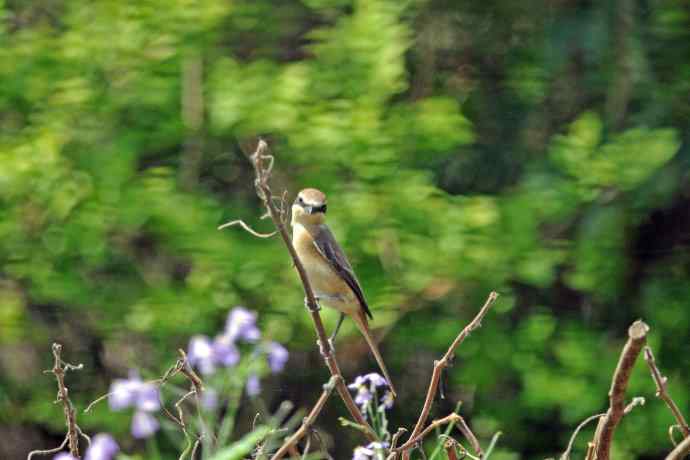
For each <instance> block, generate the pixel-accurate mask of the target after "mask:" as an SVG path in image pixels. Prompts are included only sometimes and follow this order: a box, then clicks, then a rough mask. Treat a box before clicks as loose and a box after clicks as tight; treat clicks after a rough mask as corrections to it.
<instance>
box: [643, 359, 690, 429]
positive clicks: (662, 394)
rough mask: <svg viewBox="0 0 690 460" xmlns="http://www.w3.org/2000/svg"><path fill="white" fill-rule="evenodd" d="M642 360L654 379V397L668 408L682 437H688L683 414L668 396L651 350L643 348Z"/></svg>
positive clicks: (664, 380)
mask: <svg viewBox="0 0 690 460" xmlns="http://www.w3.org/2000/svg"><path fill="white" fill-rule="evenodd" d="M644 360H645V361H646V362H647V366H649V371H650V372H651V373H652V378H653V379H654V383H655V384H656V396H657V397H658V398H659V399H661V400H663V401H664V402H665V403H666V405H667V406H668V408H669V409H670V410H671V412H672V413H673V416H674V417H675V419H676V421H677V422H678V425H679V426H680V429H681V431H682V432H683V437H685V438H687V437H688V436H690V427H688V423H687V422H686V421H685V418H684V417H683V414H681V413H680V409H678V406H677V405H676V403H675V401H674V400H673V398H671V395H670V394H668V388H667V387H666V383H667V380H668V379H667V378H666V377H664V376H663V375H661V371H660V370H659V368H658V367H657V365H656V361H655V360H654V354H653V353H652V349H651V348H649V347H648V346H645V347H644Z"/></svg>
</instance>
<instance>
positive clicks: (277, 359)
mask: <svg viewBox="0 0 690 460" xmlns="http://www.w3.org/2000/svg"><path fill="white" fill-rule="evenodd" d="M288 356H289V353H288V351H287V349H286V348H285V347H284V346H282V345H281V344H279V343H278V342H271V343H269V344H268V365H269V367H270V368H271V372H273V373H276V372H280V371H282V370H283V368H284V367H285V363H286V362H287V360H288Z"/></svg>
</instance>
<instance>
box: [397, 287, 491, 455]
mask: <svg viewBox="0 0 690 460" xmlns="http://www.w3.org/2000/svg"><path fill="white" fill-rule="evenodd" d="M497 298H498V293H496V292H491V293H490V294H489V297H488V298H487V299H486V302H485V303H484V306H482V308H481V309H480V310H479V313H477V316H475V317H474V319H473V320H472V321H471V322H470V323H469V324H468V325H467V326H465V328H464V329H463V330H462V331H461V332H460V334H458V336H457V337H456V338H455V340H454V341H453V343H451V345H450V347H449V348H448V351H446V354H445V355H443V357H442V358H441V359H440V360H439V361H435V362H434V371H433V373H432V375H431V382H430V383H429V389H428V390H427V393H426V399H425V401H424V407H423V408H422V413H421V414H420V415H419V419H418V420H417V424H416V425H415V427H414V430H413V431H412V434H410V439H414V438H415V437H416V436H417V435H418V434H419V433H420V432H421V431H422V428H423V427H424V424H425V423H426V420H427V418H428V417H429V412H431V406H432V405H433V403H434V397H435V396H436V391H437V389H438V384H439V381H440V379H441V373H442V372H443V369H445V368H446V367H448V365H449V364H450V362H451V360H452V358H453V356H454V354H455V350H456V349H457V348H458V346H460V344H461V343H462V342H463V341H464V340H465V339H466V338H467V337H468V336H469V335H470V333H471V332H472V331H474V330H475V329H477V328H479V327H480V326H481V324H482V319H484V316H486V314H487V313H488V311H489V309H490V308H491V306H492V305H493V304H494V302H495V301H496V299H497ZM403 458H409V454H408V453H405V452H403Z"/></svg>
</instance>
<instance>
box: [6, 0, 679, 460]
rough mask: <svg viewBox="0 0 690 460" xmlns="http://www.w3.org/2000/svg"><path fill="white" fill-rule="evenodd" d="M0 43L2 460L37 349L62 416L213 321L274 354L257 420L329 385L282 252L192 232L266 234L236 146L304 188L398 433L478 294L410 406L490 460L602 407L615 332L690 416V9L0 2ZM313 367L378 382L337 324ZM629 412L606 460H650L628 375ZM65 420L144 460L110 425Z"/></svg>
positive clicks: (31, 440) (342, 447) (59, 428)
mask: <svg viewBox="0 0 690 460" xmlns="http://www.w3.org/2000/svg"><path fill="white" fill-rule="evenodd" d="M0 42H1V43H2V45H1V46H0V81H1V84H0V263H1V265H0V438H1V439H3V443H2V446H0V457H2V458H8V459H14V458H24V456H25V455H26V452H27V451H28V450H30V449H34V448H39V447H46V446H50V445H53V444H59V441H60V440H61V439H62V437H63V433H64V422H63V419H62V414H61V409H60V407H59V406H55V405H53V404H52V401H53V399H54V397H55V383H54V380H53V379H52V378H51V376H49V375H44V374H42V370H43V369H46V368H48V367H49V366H50V365H51V356H50V344H51V343H52V342H53V341H59V342H61V343H63V344H64V347H65V358H67V359H68V360H69V361H72V362H81V363H83V364H84V366H85V369H84V370H83V371H81V372H80V373H79V374H78V375H77V374H76V373H75V374H70V375H69V380H68V383H69V386H70V391H71V395H72V398H73V399H74V401H75V403H76V404H77V405H78V407H80V408H83V407H85V405H86V404H87V403H88V401H90V400H92V399H93V398H95V397H96V396H98V395H100V394H103V393H104V392H106V391H107V389H108V386H109V384H110V382H111V381H112V379H114V378H118V377H123V376H126V375H127V372H128V369H131V368H136V369H140V370H141V372H142V373H144V374H146V375H149V376H151V375H153V376H155V375H160V373H161V372H163V371H164V369H165V368H167V367H168V366H169V365H170V364H171V363H172V362H173V361H174V359H175V357H176V350H177V348H178V347H185V346H186V345H187V343H188V340H189V338H190V337H191V336H192V335H194V334H214V333H216V331H218V330H219V329H221V328H222V326H223V322H224V321H225V317H226V315H227V314H228V311H229V310H230V309H231V308H232V307H233V306H236V305H244V306H246V307H247V308H250V309H252V310H256V311H257V312H258V313H259V324H260V327H261V330H262V333H263V334H264V336H266V337H270V338H272V339H273V340H277V341H279V342H280V343H283V344H285V345H286V347H287V348H288V350H289V351H290V359H289V361H288V363H287V368H286V372H283V373H282V374H278V375H276V376H274V377H267V378H266V380H265V381H264V389H263V392H262V398H263V400H264V401H265V404H266V405H267V407H269V408H275V407H276V406H277V405H278V404H279V403H280V401H283V400H292V401H293V402H295V403H296V404H297V405H300V406H309V405H311V403H313V401H314V400H315V399H316V397H317V394H318V392H319V391H320V385H321V384H322V383H323V382H325V381H326V380H327V377H328V374H327V372H326V370H325V368H324V367H323V366H322V364H321V361H320V358H319V356H318V353H317V351H316V349H315V346H314V340H315V336H314V333H313V330H312V328H311V323H310V320H309V318H308V315H306V314H305V310H304V307H303V300H302V299H303V293H302V292H301V290H300V284H299V282H298V279H297V277H296V274H295V273H294V269H293V267H292V266H291V263H290V260H289V258H288V256H287V253H286V252H285V250H284V248H283V246H282V243H281V242H280V241H279V240H278V239H270V240H259V239H255V238H253V237H251V236H250V235H248V234H246V233H245V232H243V231H241V230H239V229H230V230H225V231H222V232H221V231H218V230H216V227H217V226H218V225H219V224H221V223H223V222H225V221H227V220H230V219H234V218H242V219H245V220H246V221H247V222H248V223H250V224H252V225H253V226H255V228H257V229H259V230H262V231H268V230H270V229H271V226H270V223H269V222H267V221H262V220H260V219H259V218H260V216H261V214H262V210H261V209H260V206H259V202H258V201H257V198H256V196H255V194H254V190H253V185H252V180H253V178H252V171H251V167H250V165H249V164H248V162H247V161H246V159H245V157H244V155H243V153H242V152H243V151H248V150H251V148H252V145H253V142H255V140H256V138H257V137H258V136H263V137H264V138H265V139H267V140H268V142H269V143H270V145H271V148H272V151H273V153H274V154H275V156H276V171H275V174H274V181H273V187H274V189H275V190H278V191H282V190H287V191H288V196H289V199H290V200H292V199H293V198H294V196H295V193H296V192H297V191H298V190H299V189H300V188H303V187H306V186H314V187H318V188H321V189H323V190H324V191H325V192H326V193H327V194H328V196H329V222H330V224H331V226H332V228H333V230H334V232H335V233H336V235H337V237H338V239H339V240H340V242H341V244H342V245H343V246H344V247H345V248H346V250H347V252H348V254H349V256H350V259H351V260H352V262H353V265H354V267H355V269H356V271H357V273H358V275H359V278H360V279H361V282H362V284H363V286H364V290H365V292H366V294H367V296H368V298H369V301H370V304H371V305H372V306H373V312H374V318H375V319H374V322H373V325H374V327H375V328H377V331H378V333H379V335H380V336H381V337H382V348H383V351H384V355H385V358H386V360H387V362H388V364H389V367H391V368H392V373H393V377H394V378H395V379H396V385H397V387H398V389H399V390H400V399H399V400H398V401H397V403H396V406H395V408H394V409H393V410H392V412H391V424H392V426H393V427H397V426H399V425H406V426H409V425H410V424H411V423H412V421H413V420H415V419H416V415H417V414H418V412H419V410H420V407H421V403H422V400H423V396H424V392H425V389H426V386H427V384H428V379H429V376H430V372H431V368H432V364H433V360H434V359H435V358H437V357H439V356H440V355H441V354H442V352H443V351H444V350H445V349H446V348H447V346H448V344H449V343H450V341H451V340H452V338H453V337H454V336H455V334H457V332H458V331H459V329H460V328H461V327H462V326H463V325H464V324H466V322H467V321H468V320H469V319H470V318H471V317H472V316H473V315H474V313H475V312H476V311H477V309H478V308H479V306H480V305H481V303H482V302H483V300H484V299H485V297H486V296H487V294H488V293H489V292H490V291H491V290H497V291H498V292H500V293H501V297H500V300H499V302H498V303H497V305H496V307H495V309H494V310H493V311H492V312H491V313H490V315H489V316H488V317H487V319H486V320H485V321H484V324H483V327H482V328H481V329H480V330H479V331H478V332H476V333H475V334H473V335H472V336H471V337H470V338H469V339H468V340H467V341H466V342H465V343H464V344H463V345H462V347H461V349H460V350H459V353H458V357H457V359H456V362H455V366H454V367H453V368H452V370H451V371H450V372H449V373H448V375H447V379H446V393H447V399H446V400H444V401H439V402H437V404H436V405H435V408H434V411H433V413H432V417H436V416H442V415H446V414H447V413H448V412H450V411H451V410H452V408H453V407H454V406H455V403H456V402H457V401H458V400H462V401H463V405H462V408H461V414H462V415H463V416H465V417H466V418H467V420H468V421H469V423H470V425H471V426H472V427H473V428H474V429H475V431H476V433H477V434H478V436H479V437H480V440H481V441H482V443H484V444H485V445H486V443H487V442H488V439H490V437H491V436H492V434H493V433H494V432H495V431H498V430H500V431H502V432H503V433H504V435H503V437H502V438H501V440H500V442H499V445H498V448H497V451H496V453H495V454H494V456H493V458H495V459H496V460H505V459H523V458H524V459H528V458H544V457H546V456H554V455H557V454H558V453H559V452H562V451H563V449H564V448H565V445H566V444H567V440H568V438H569V436H570V434H571V432H572V430H573V428H574V427H575V426H576V425H577V424H578V423H579V422H580V421H581V420H582V419H584V418H586V417H588V416H589V415H592V414H594V413H597V412H601V411H602V410H603V409H605V408H606V407H607V405H608V402H607V391H608V386H609V384H610V378H611V374H612V371H613V369H614V367H615V363H616V360H617V356H618V353H619V352H620V349H621V346H622V345H623V343H624V340H625V337H626V331H627V327H628V325H629V324H630V323H631V322H632V321H633V320H635V319H637V318H643V319H644V320H645V321H647V322H648V323H649V325H650V326H651V334H650V344H651V345H652V346H653V348H654V350H655V352H656V355H657V360H658V363H659V365H660V367H661V368H662V370H663V371H664V373H665V374H666V375H668V376H669V381H670V383H669V385H670V386H669V388H670V391H671V394H672V395H673V396H674V397H675V399H676V401H677V402H678V403H679V405H680V408H681V410H682V411H683V412H684V413H685V414H686V415H690V411H689V410H688V409H689V404H688V384H689V383H690V314H689V311H688V305H690V253H689V248H690V183H689V181H688V179H689V177H688V173H689V172H690V148H689V146H688V141H689V140H690V130H689V127H690V8H689V7H688V3H687V2H685V1H682V0H669V1H658V0H639V1H638V0H615V1H602V2H590V1H578V0H561V1H545V0H528V1H522V2H505V1H491V0H488V1H482V2H478V1H462V2H460V1H443V0H427V1H424V0H416V1H413V0H408V1H398V0H390V1H388V0H360V1H348V0H303V1H289V0H284V1H272V0H250V1H243V0H232V1H231V0H202V1H189V0H175V1H172V0H141V1H137V2H125V1H120V0H101V1H94V2H84V1H81V0H4V1H2V2H0ZM324 314H325V317H326V319H327V326H328V327H332V326H333V325H334V323H335V320H336V316H335V315H334V314H332V313H331V312H325V313H324ZM337 350H338V356H339V357H340V360H341V362H342V367H343V372H344V373H345V375H346V377H347V378H350V379H354V377H355V376H356V375H358V374H361V373H365V372H369V371H372V370H375V363H374V362H373V360H372V359H371V357H370V355H369V354H368V352H367V349H366V346H365V345H364V342H363V340H362V339H361V338H360V337H359V335H358V334H357V333H356V332H355V330H354V328H353V326H352V324H351V323H346V327H345V329H344V330H343V331H342V332H341V336H340V337H339V339H338V343H337ZM628 395H629V396H633V395H641V396H645V397H647V398H648V400H647V404H646V405H645V406H644V407H642V408H638V409H636V410H635V411H633V413H631V414H630V415H629V416H626V417H625V418H624V420H623V422H622V424H621V425H620V427H619V429H618V431H617V432H616V436H615V444H614V452H613V454H614V458H617V459H633V458H641V459H653V458H659V457H661V456H663V455H664V454H665V453H666V452H668V451H669V450H670V449H671V447H672V446H671V444H670V441H669V440H668V437H667V428H668V425H670V424H671V423H672V418H671V416H670V413H669V412H668V411H667V409H666V408H665V407H664V406H663V404H662V403H661V402H660V401H659V400H657V399H655V398H654V396H653V395H654V385H653V382H652V380H651V379H650V377H649V374H648V371H647V369H646V367H645V366H644V363H643V362H642V361H641V360H640V362H638V363H637V366H636V368H635V372H634V374H633V376H632V379H631V383H630V389H629V391H628ZM250 412H251V411H250V410H247V411H246V413H245V414H243V413H242V412H240V415H239V416H238V418H239V419H240V420H239V421H238V424H237V428H236V436H240V435H241V434H242V433H243V430H246V429H247V426H248V425H249V423H250V422H251V418H252V416H253V414H252V413H250ZM342 415H346V412H345V411H344V408H343V406H342V404H341V403H340V402H339V401H338V400H337V399H333V400H332V401H331V402H330V403H329V405H328V408H327V410H326V411H325V412H324V414H322V417H321V419H320V421H319V429H320V430H321V431H322V433H323V434H324V436H325V437H326V439H330V441H329V442H331V443H332V445H331V452H332V454H333V455H334V456H335V458H337V459H345V458H350V457H351V455H352V448H353V447H354V446H355V445H357V444H358V443H360V442H361V438H360V437H359V435H358V434H357V433H356V432H354V431H352V430H347V429H344V428H341V427H339V423H338V421H337V417H338V416H342ZM79 420H80V424H81V426H82V427H83V428H84V429H86V430H87V431H89V432H96V431H108V432H110V433H113V434H114V435H115V436H116V438H117V439H118V442H119V443H120V444H121V446H122V447H123V449H124V450H125V451H126V452H128V453H129V454H131V455H135V456H136V455H138V456H139V457H138V458H147V455H148V454H147V453H146V452H147V451H146V448H145V446H144V445H143V444H142V443H141V442H140V441H136V440H134V439H132V438H131V436H130V435H129V426H128V423H129V415H128V414H123V413H113V412H111V411H109V410H108V407H107V405H103V406H102V407H99V408H97V409H95V410H94V411H93V412H92V413H89V414H86V415H84V414H80V415H79ZM589 437H591V429H590V430H586V431H585V432H584V434H583V435H582V436H581V437H580V439H579V441H578V442H577V443H576V452H577V453H578V455H581V454H582V450H581V449H582V447H583V445H584V444H585V442H586V440H587V438H589ZM335 440H337V443H334V442H333V441H335ZM160 450H161V455H162V456H163V458H177V455H178V454H176V453H175V451H174V450H172V449H170V448H169V446H168V445H166V442H165V440H164V439H161V440H160Z"/></svg>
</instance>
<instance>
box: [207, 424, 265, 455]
mask: <svg viewBox="0 0 690 460" xmlns="http://www.w3.org/2000/svg"><path fill="white" fill-rule="evenodd" d="M270 431H271V427H269V426H259V427H257V428H256V429H255V430H254V431H252V432H251V433H247V434H245V435H244V436H243V437H242V439H240V440H239V441H237V442H236V443H234V444H233V445H232V446H230V447H226V448H225V449H222V450H219V451H218V452H216V453H215V455H213V457H211V458H210V459H209V460H242V459H243V458H244V457H245V456H246V455H247V454H249V453H250V452H251V451H252V450H253V449H254V447H256V445H257V444H258V443H259V442H261V440H262V439H263V438H265V437H266V435H267V434H268V433H269V432H270Z"/></svg>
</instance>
